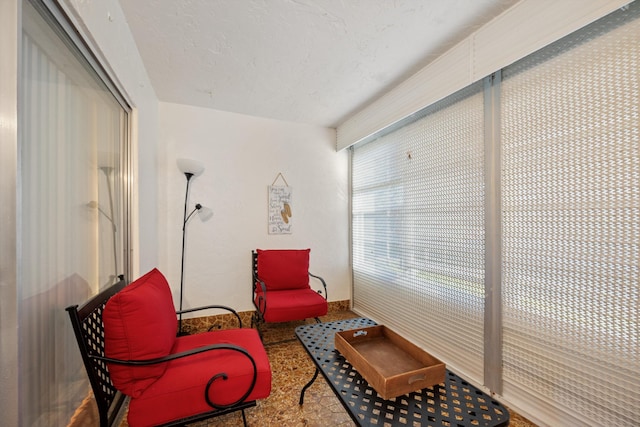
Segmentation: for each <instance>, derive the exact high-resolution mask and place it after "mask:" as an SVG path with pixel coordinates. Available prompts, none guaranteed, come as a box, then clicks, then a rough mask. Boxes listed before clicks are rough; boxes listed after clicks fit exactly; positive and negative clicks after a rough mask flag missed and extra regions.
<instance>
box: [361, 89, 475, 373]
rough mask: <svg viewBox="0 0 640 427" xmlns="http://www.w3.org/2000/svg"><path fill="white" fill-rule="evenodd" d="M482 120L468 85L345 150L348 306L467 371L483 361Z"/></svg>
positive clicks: (473, 94)
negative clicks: (348, 153) (348, 162)
mask: <svg viewBox="0 0 640 427" xmlns="http://www.w3.org/2000/svg"><path fill="white" fill-rule="evenodd" d="M483 120H484V116H483V95H482V86H481V85H480V84H478V85H473V86H471V87H469V88H467V89H465V90H463V91H461V92H460V93H458V94H457V95H456V96H454V97H451V98H450V99H448V100H446V101H443V102H441V103H439V104H437V105H435V106H434V107H433V108H430V109H427V111H425V112H423V117H421V118H419V119H418V120H416V121H414V122H413V123H411V124H409V125H407V126H404V127H401V128H400V129H398V130H396V131H394V132H391V133H389V134H387V135H385V136H383V137H382V138H380V139H378V140H377V141H375V142H372V143H369V144H366V145H364V146H362V147H361V148H357V149H356V150H355V151H354V153H353V156H352V161H353V180H352V195H353V196H352V197H353V199H352V205H353V224H352V227H353V273H354V282H355V286H354V292H353V306H354V309H356V310H358V311H360V312H361V313H366V314H368V315H370V316H371V317H373V318H375V319H377V320H378V321H380V322H384V323H385V324H387V325H389V326H391V327H393V328H394V329H396V330H397V331H399V332H402V333H403V334H404V335H405V336H407V337H408V338H410V339H412V340H414V341H416V342H419V343H421V344H423V345H425V346H426V347H427V348H428V349H429V351H430V352H431V353H432V354H434V355H437V356H440V357H442V358H445V359H446V360H448V361H449V363H450V364H455V365H456V366H458V367H459V368H460V370H461V371H462V372H465V373H466V374H467V375H469V376H471V377H473V378H476V379H481V375H482V366H483V332H482V328H483V326H482V325H483V315H484V314H483V313H484V310H483V307H484V284H483V275H484V247H483V241H484V205H483V198H484V197H483V193H484V161H483V159H484V157H483V156H484V154H483V153H484V150H483V133H484V127H483ZM414 325H419V327H418V328H415V327H413V326H414Z"/></svg>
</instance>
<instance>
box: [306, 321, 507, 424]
mask: <svg viewBox="0 0 640 427" xmlns="http://www.w3.org/2000/svg"><path fill="white" fill-rule="evenodd" d="M375 325H376V323H375V322H374V321H373V320H370V319H366V318H362V317H359V318H354V319H346V320H339V321H336V322H326V323H316V324H309V325H303V326H299V327H297V328H296V336H297V337H298V339H299V340H300V342H301V343H302V345H303V346H304V348H305V349H306V350H307V353H309V356H311V358H312V359H313V361H314V363H315V364H316V366H317V367H318V369H319V370H320V372H321V373H322V374H323V376H324V377H325V379H326V380H327V382H328V383H329V385H330V386H331V388H332V389H333V391H334V393H335V394H336V396H338V398H339V399H340V401H341V402H342V405H343V406H344V407H345V409H346V410H347V412H349V415H351V418H352V419H353V421H354V422H355V423H356V424H358V425H361V426H486V427H504V426H507V425H508V424H509V411H508V410H507V409H506V408H505V407H504V406H503V405H502V404H500V403H499V402H497V401H496V400H494V399H492V398H491V396H489V395H487V394H486V393H484V392H482V391H481V390H479V389H478V388H476V387H474V386H473V385H471V384H469V383H468V382H467V381H465V380H463V379H462V378H460V377H459V376H457V375H456V374H454V373H453V372H450V371H449V370H447V372H446V375H445V382H444V383H443V384H438V385H435V386H433V387H427V388H425V389H422V390H420V391H417V392H412V393H409V394H406V395H404V396H398V397H396V398H393V399H389V400H383V399H382V398H381V397H380V396H379V395H378V393H377V392H376V391H375V390H374V389H373V388H372V387H371V386H369V384H368V383H367V381H366V380H365V379H364V378H362V376H361V375H360V374H359V373H358V372H357V371H356V370H355V369H354V368H353V367H352V366H351V364H350V363H349V362H347V361H346V359H345V358H344V357H343V356H342V355H341V354H340V352H338V351H337V350H336V349H335V347H334V336H335V333H336V332H340V331H345V330H350V329H358V328H364V327H368V326H375Z"/></svg>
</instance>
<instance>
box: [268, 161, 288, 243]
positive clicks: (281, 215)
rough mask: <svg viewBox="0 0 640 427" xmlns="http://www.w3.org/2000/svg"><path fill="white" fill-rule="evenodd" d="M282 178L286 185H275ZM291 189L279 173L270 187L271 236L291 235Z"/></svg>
mask: <svg viewBox="0 0 640 427" xmlns="http://www.w3.org/2000/svg"><path fill="white" fill-rule="evenodd" d="M278 178H282V181H283V182H284V184H285V185H275V183H276V181H278ZM291 216H292V212H291V187H289V184H288V183H287V180H286V179H284V176H283V175H282V173H280V172H278V175H276V179H274V180H273V183H272V184H271V185H270V186H269V234H291Z"/></svg>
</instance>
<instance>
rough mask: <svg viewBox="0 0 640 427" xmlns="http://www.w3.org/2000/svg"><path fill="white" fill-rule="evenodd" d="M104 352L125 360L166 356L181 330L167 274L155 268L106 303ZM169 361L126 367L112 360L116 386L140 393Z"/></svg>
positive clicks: (104, 313) (111, 366) (154, 379)
mask: <svg viewBox="0 0 640 427" xmlns="http://www.w3.org/2000/svg"><path fill="white" fill-rule="evenodd" d="M102 319H103V322H104V339H105V354H106V356H107V357H111V358H114V359H123V360H144V359H154V358H157V357H163V356H167V355H168V354H169V353H170V352H171V349H172V348H173V346H174V344H175V341H176V331H177V329H178V324H177V319H176V312H175V307H174V305H173V298H172V296H171V290H170V289H169V284H168V283H167V280H166V279H165V277H164V276H163V275H162V273H160V271H158V270H157V269H153V270H151V271H150V272H148V273H147V274H145V275H144V276H142V277H140V278H139V279H138V280H136V281H134V282H132V283H131V284H129V285H128V286H126V287H125V288H124V289H122V290H121V291H120V292H118V293H117V294H115V295H114V296H113V297H111V299H109V301H108V302H107V304H106V306H105V308H104V311H103V313H102ZM166 367H167V366H166V364H164V363H163V364H158V365H151V366H144V367H139V366H124V365H117V364H113V363H110V364H108V368H109V373H110V376H111V380H112V381H113V385H114V386H115V387H116V388H117V389H118V390H120V391H121V392H122V393H124V394H127V395H129V396H132V397H138V396H140V395H141V394H142V393H143V392H144V390H145V389H146V388H147V387H149V386H150V385H151V384H153V383H154V382H155V381H156V380H157V379H158V378H160V377H161V376H162V375H163V374H164V372H165V369H166Z"/></svg>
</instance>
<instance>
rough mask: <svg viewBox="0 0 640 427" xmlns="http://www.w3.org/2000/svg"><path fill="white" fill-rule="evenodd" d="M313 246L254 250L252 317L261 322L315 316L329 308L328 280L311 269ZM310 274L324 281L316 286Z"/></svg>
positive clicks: (257, 322)
mask: <svg viewBox="0 0 640 427" xmlns="http://www.w3.org/2000/svg"><path fill="white" fill-rule="evenodd" d="M309 253H310V249H269V250H263V249H258V250H255V251H252V264H251V266H252V268H251V269H252V279H253V304H254V306H255V307H256V311H255V314H254V316H253V317H252V319H251V323H252V326H253V325H254V324H255V325H257V327H258V329H259V326H260V324H262V323H271V322H288V321H292V320H304V319H316V321H317V322H320V316H324V315H325V314H327V311H328V303H327V284H326V282H325V281H324V279H323V278H322V277H320V276H316V275H314V274H311V273H310V272H309ZM310 278H313V279H314V280H317V282H316V283H317V284H322V289H320V290H314V289H312V288H311V285H310Z"/></svg>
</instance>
